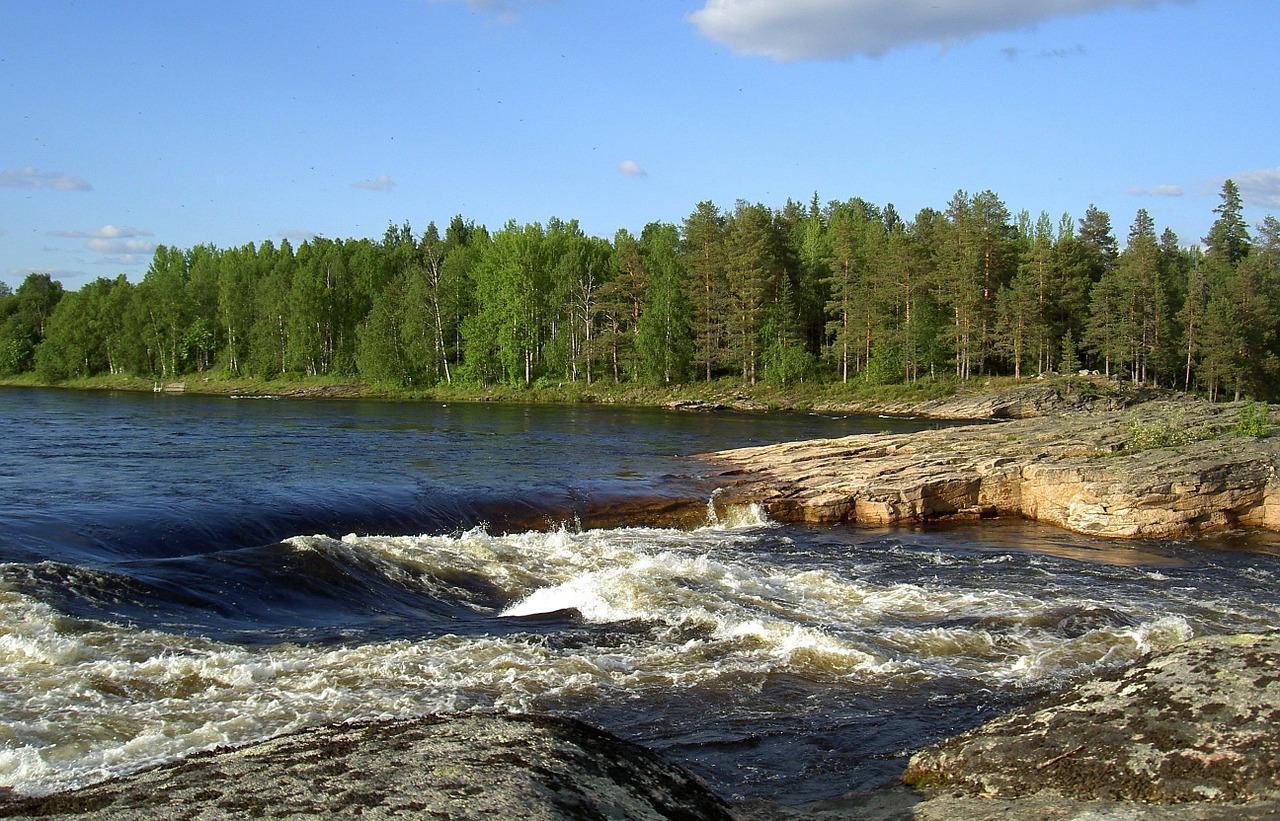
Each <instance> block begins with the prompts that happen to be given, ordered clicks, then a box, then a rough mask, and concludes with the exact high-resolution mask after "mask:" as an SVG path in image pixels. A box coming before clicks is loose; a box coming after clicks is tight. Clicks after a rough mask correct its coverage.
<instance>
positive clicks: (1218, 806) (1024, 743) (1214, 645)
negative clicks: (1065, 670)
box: [904, 634, 1280, 821]
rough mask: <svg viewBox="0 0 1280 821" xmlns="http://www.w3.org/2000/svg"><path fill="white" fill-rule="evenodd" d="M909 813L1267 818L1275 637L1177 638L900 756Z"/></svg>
mask: <svg viewBox="0 0 1280 821" xmlns="http://www.w3.org/2000/svg"><path fill="white" fill-rule="evenodd" d="M904 781H905V782H906V783H907V784H908V785H911V786H913V787H915V788H916V789H920V790H925V791H926V792H927V793H930V794H932V796H933V797H932V798H931V799H930V800H927V801H925V802H923V803H921V804H919V805H917V806H916V807H915V808H914V812H913V814H912V815H910V816H907V817H912V818H915V819H921V820H922V821H923V819H942V818H955V819H959V818H1084V817H1092V818H1117V819H1119V818H1126V819H1128V818H1151V819H1157V818H1187V819H1219V818H1221V819H1227V818H1276V817H1280V634H1267V635H1238V636H1218V637H1211V638H1205V639H1199V640H1195V641H1192V642H1188V643H1187V644H1184V645H1182V646H1180V647H1177V648H1175V649H1173V650H1171V651H1168V652H1167V653H1163V654H1159V655H1157V656H1154V657H1152V658H1150V659H1148V660H1147V661H1146V662H1145V663H1141V664H1138V665H1136V666H1134V667H1131V668H1129V669H1127V670H1124V671H1121V672H1118V673H1115V674H1112V675H1110V676H1105V677H1102V678H1100V679H1096V680H1093V681H1089V682H1086V683H1084V684H1081V685H1079V686H1078V687H1076V688H1075V689H1073V690H1070V691H1068V692H1066V693H1063V694H1060V695H1057V696H1050V697H1048V698H1047V699H1045V700H1044V701H1041V702H1038V703H1036V704H1033V705H1030V706H1028V707H1026V708H1023V709H1020V710H1016V711H1014V712H1012V713H1009V714H1007V715H1005V716H1002V717H1000V718H997V719H995V720H994V721H991V722H989V723H987V724H985V725H983V726H981V727H978V728H976V729H974V730H970V731H969V732H966V733H963V734H961V735H959V736H956V737H954V738H951V739H948V740H946V741H943V742H941V743H939V744H937V745H935V746H933V747H930V748H928V749H926V750H924V751H922V752H920V753H917V754H916V755H915V756H913V757H912V759H911V761H910V763H909V764H908V766H907V771H906V774H905V775H904Z"/></svg>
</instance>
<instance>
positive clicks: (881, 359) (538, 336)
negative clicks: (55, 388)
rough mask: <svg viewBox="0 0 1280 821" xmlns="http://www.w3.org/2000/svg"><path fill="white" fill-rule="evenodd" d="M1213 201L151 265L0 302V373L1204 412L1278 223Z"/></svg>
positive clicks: (1254, 344)
mask: <svg viewBox="0 0 1280 821" xmlns="http://www.w3.org/2000/svg"><path fill="white" fill-rule="evenodd" d="M1242 212H1243V207H1242V202H1241V198H1240V192H1239V189H1238V188H1237V186H1236V185H1235V184H1234V183H1233V182H1232V181H1230V180H1228V181H1227V182H1226V183H1224V185H1223V187H1222V191H1221V202H1220V204H1219V205H1218V207H1217V208H1215V209H1214V213H1215V214H1216V219H1215V220H1214V222H1213V224H1212V227H1211V229H1210V231H1209V234H1208V235H1207V236H1205V237H1203V238H1202V242H1203V245H1199V244H1185V245H1184V244H1183V243H1182V242H1181V241H1180V240H1179V238H1178V237H1177V236H1176V235H1174V234H1173V232H1171V231H1169V230H1168V229H1165V230H1164V231H1163V232H1162V233H1157V229H1156V226H1155V224H1154V222H1153V221H1152V219H1151V217H1150V216H1149V214H1148V213H1147V212H1146V211H1145V210H1141V209H1140V210H1138V211H1137V213H1136V215H1135V216H1134V218H1133V222H1132V224H1131V225H1130V227H1129V229H1128V232H1127V235H1126V236H1125V240H1124V244H1123V247H1121V244H1120V242H1119V241H1118V240H1117V238H1116V234H1115V231H1114V230H1113V228H1112V225H1111V218H1110V216H1109V215H1108V214H1106V213H1105V212H1102V211H1099V210H1098V209H1096V208H1094V207H1092V206H1090V207H1089V209H1088V210H1087V211H1086V212H1085V213H1084V215H1083V216H1082V217H1080V218H1079V219H1075V218H1073V217H1072V216H1071V215H1070V214H1064V215H1063V216H1062V217H1060V218H1059V219H1057V220H1055V219H1054V218H1052V217H1051V216H1050V215H1049V214H1047V213H1044V212H1042V213H1041V214H1040V215H1039V217H1038V218H1035V219H1033V218H1032V217H1031V215H1030V213H1029V212H1026V211H1023V212H1021V213H1019V214H1016V215H1015V214H1011V213H1010V211H1009V209H1008V208H1007V207H1006V206H1005V204H1004V203H1003V202H1002V201H1001V200H1000V198H999V197H998V196H997V195H996V194H995V193H993V192H991V191H983V192H981V193H978V194H973V195H970V194H968V193H966V192H964V191H958V192H956V194H955V195H954V196H953V197H952V198H951V200H950V202H948V203H947V205H946V208H945V210H942V211H939V210H936V209H933V208H925V209H922V210H921V211H920V212H919V213H918V214H916V215H915V217H914V218H913V219H910V220H905V219H903V218H902V217H901V216H900V215H899V214H898V213H897V211H896V210H895V209H894V207H893V205H892V204H890V205H885V206H884V207H878V206H876V205H873V204H871V203H868V202H866V201H863V200H861V199H858V198H853V199H849V200H847V201H832V202H829V203H827V204H825V205H823V204H821V203H820V202H819V199H818V196H817V195H816V194H815V195H814V196H813V198H812V200H811V201H810V202H809V203H807V204H806V203H803V202H797V201H788V202H787V203H786V205H785V206H784V207H783V208H781V209H772V208H769V207H766V206H764V205H761V204H752V203H749V202H746V201H739V202H737V203H736V204H735V205H734V207H733V208H732V209H731V210H726V209H722V208H721V207H718V206H717V205H715V204H714V203H712V202H702V203H699V204H698V205H697V206H696V207H695V208H694V210H693V211H692V213H690V214H689V215H688V216H687V217H686V218H685V219H684V220H683V222H682V223H681V224H680V225H675V224H670V223H662V222H654V223H651V224H649V225H647V226H646V227H645V228H644V229H643V231H641V232H640V235H639V236H635V235H633V234H632V233H630V232H629V231H627V230H625V229H623V230H619V231H618V232H617V233H616V234H615V236H614V237H613V238H612V240H609V239H604V238H598V237H592V236H587V235H586V234H585V233H584V232H583V231H582V230H581V229H580V227H579V226H578V223H577V222H576V221H569V222H565V221H562V220H559V219H554V218H553V219H550V220H549V221H548V222H547V223H546V224H545V225H544V224H540V223H530V224H523V225H522V224H518V223H516V222H515V221H512V222H508V223H507V224H506V225H504V226H503V227H502V228H500V229H498V230H493V231H491V230H489V229H488V228H485V227H484V226H479V225H476V224H475V223H474V222H472V221H469V220H466V219H464V218H463V217H462V216H457V217H454V218H453V220H452V221H451V222H450V223H449V225H448V226H447V227H446V228H445V230H444V233H443V236H442V235H441V232H440V230H439V229H438V228H437V226H436V225H435V224H434V223H432V224H429V225H428V226H427V227H426V229H425V230H424V231H422V233H421V234H415V233H414V231H413V230H412V229H411V227H410V226H409V224H408V223H405V224H403V225H400V226H396V225H395V224H394V223H393V224H391V225H390V226H389V227H388V229H387V231H386V234H385V236H384V237H382V239H381V240H370V239H350V240H341V239H328V238H324V237H315V238H312V239H309V240H307V241H305V242H302V243H300V244H299V245H298V246H297V247H294V246H292V245H291V244H290V243H289V242H288V241H287V240H283V241H280V242H279V243H278V244H276V243H275V242H272V241H271V240H267V241H264V242H262V243H260V244H253V243H250V244H247V245H244V246H242V247H238V248H216V247H213V246H211V245H198V246H196V247H193V248H190V249H185V250H184V249H180V248H174V247H166V246H163V245H162V246H160V247H158V248H157V249H156V250H155V255H154V257H153V259H152V261H151V264H150V266H149V268H148V269H147V271H146V274H145V275H144V276H143V277H142V279H141V281H139V282H137V283H133V282H130V281H129V280H128V279H127V278H126V277H125V276H124V275H123V274H121V275H119V276H117V277H116V278H114V279H109V278H99V279H97V280H95V281H93V282H89V283H87V284H86V285H84V286H83V287H81V288H80V289H79V290H77V291H65V290H64V289H63V287H62V286H61V284H60V283H59V282H57V281H55V280H53V279H52V278H51V277H50V276H49V275H47V274H31V275H29V276H28V277H27V278H26V279H25V280H24V281H23V282H22V284H21V285H20V286H19V287H18V288H17V289H16V290H11V289H9V288H8V287H7V286H4V285H3V283H0V375H13V374H23V373H27V372H34V373H35V374H36V376H37V377H38V378H39V379H40V380H42V381H44V382H47V383H57V382H59V381H62V380H66V379H70V378H76V377H86V376H94V375H99V374H132V375H137V376H144V377H148V378H152V379H155V380H162V381H169V380H174V379H182V378H185V377H187V376H188V375H194V374H202V373H210V372H218V373H223V374H231V375H236V376H246V377H254V378H260V379H282V378H283V379H290V378H304V377H315V376H334V377H349V378H352V379H358V380H363V381H366V382H368V383H372V384H387V385H395V386H404V387H416V388H427V387H430V386H433V385H439V384H442V383H450V384H475V385H494V384H499V383H503V384H507V385H515V386H538V385H547V384H563V383H567V382H581V383H584V384H593V383H598V382H601V381H610V382H616V383H624V382H634V383H646V384H652V385H659V386H662V385H682V384H689V383H693V382H700V381H710V380H730V381H740V382H741V383H742V384H743V385H754V384H757V383H758V382H765V383H768V384H771V385H775V386H779V387H784V388H785V387H788V386H794V385H799V384H800V383H839V384H846V385H888V384H895V383H903V382H913V381H916V380H922V379H929V378H937V377H940V376H947V377H949V378H956V379H959V380H962V381H963V380H968V379H972V378H975V377H979V376H989V375H1010V376H1016V377H1025V376H1034V375H1037V374H1041V373H1048V372H1058V373H1068V374H1071V373H1075V372H1077V371H1078V370H1081V369H1091V370H1096V371H1099V372H1100V373H1104V374H1107V375H1109V376H1112V377H1115V378H1119V379H1124V380H1131V381H1133V382H1137V383H1143V384H1148V385H1153V386H1162V387H1170V388H1178V389H1184V390H1191V391H1197V392H1200V393H1202V394H1204V395H1206V396H1208V397H1209V398H1211V399H1218V398H1241V397H1250V398H1257V399H1261V400H1270V399H1275V398H1276V397H1277V393H1278V390H1277V388H1278V387H1280V379H1277V377H1278V376H1280V334H1277V330H1280V221H1277V220H1276V218H1275V217H1272V216H1268V217H1266V218H1265V219H1264V220H1263V221H1262V222H1261V223H1260V224H1259V225H1257V226H1256V229H1255V230H1256V233H1251V232H1250V230H1249V226H1248V225H1247V224H1246V223H1245V221H1244V219H1243V216H1242Z"/></svg>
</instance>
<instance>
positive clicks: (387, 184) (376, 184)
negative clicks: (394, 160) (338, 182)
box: [351, 174, 396, 191]
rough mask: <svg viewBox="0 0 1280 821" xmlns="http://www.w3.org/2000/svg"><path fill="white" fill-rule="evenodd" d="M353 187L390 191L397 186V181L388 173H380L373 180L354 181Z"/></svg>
mask: <svg viewBox="0 0 1280 821" xmlns="http://www.w3.org/2000/svg"><path fill="white" fill-rule="evenodd" d="M351 187H352V188H359V189H360V190H361V191H390V190H391V189H392V188H395V187H396V183H395V181H394V180H393V179H391V177H389V176H387V175H386V174H379V175H378V176H376V177H374V178H373V179H371V180H362V181H360V182H353V183H351Z"/></svg>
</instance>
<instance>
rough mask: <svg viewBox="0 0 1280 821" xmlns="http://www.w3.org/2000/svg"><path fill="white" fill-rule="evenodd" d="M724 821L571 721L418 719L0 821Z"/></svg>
mask: <svg viewBox="0 0 1280 821" xmlns="http://www.w3.org/2000/svg"><path fill="white" fill-rule="evenodd" d="M36 816H38V817H42V818H67V819H70V818H76V819H85V820H86V821H87V820H88V819H103V820H104V821H105V819H155V818H183V819H200V821H214V820H215V819H242V818H291V819H300V818H356V817H358V818H366V819H382V818H415V819H417V818H449V819H495V818H501V819H517V818H518V819H539V820H540V821H569V820H570V819H573V820H574V821H576V820H577V819H589V818H600V819H605V818H608V819H655V820H656V819H685V820H686V821H720V820H721V819H723V821H729V820H730V818H731V816H730V814H729V809H728V805H727V804H726V803H725V802H724V801H723V800H722V799H721V798H719V797H718V796H716V795H715V794H714V793H712V792H711V791H710V789H708V788H707V787H706V786H704V785H703V784H702V782H701V781H699V780H698V779H697V778H696V777H694V776H693V775H691V774H690V773H688V772H686V771H685V770H683V769H681V768H679V767H677V766H675V765H674V764H671V763H670V762H668V761H666V760H665V759H663V758H662V757H661V756H659V755H657V754H656V753H653V752H650V751H649V750H646V749H644V748H642V747H639V746H637V745H635V744H631V743H628V742H625V741H622V740H620V739H618V738H616V737H614V736H612V735H610V734H608V733H606V732H604V731H602V730H598V729H595V728H593V727H590V726H588V725H586V724H583V723H582V722H579V721H573V720H569V719H562V718H551V717H547V716H510V717H504V716H472V715H464V716H452V717H450V716H432V717H427V718H418V719H410V720H398V721H386V722H374V723H367V724H341V725H335V726H328V727H319V728H315V729H309V730H303V731H301V732H297V733H293V734H290V735H284V736H279V737H276V738H273V739H270V740H268V741H265V742H262V743H260V744H254V745H250V746H247V747H242V748H238V749H230V750H217V751H214V752H211V753H204V754H199V755H195V756H192V757H190V758H188V759H185V760H182V761H178V762H175V763H173V764H169V765H166V766H162V767H158V768H156V769H152V770H147V771H145V772H141V773H137V774H135V775H131V776H127V777H123V778H118V779H114V780H112V781H107V782H103V783H101V784H96V785H93V786H90V787H86V788H84V789H80V790H76V791H73V792H68V793H62V794H58V795H53V796H48V797H45V798H39V799H27V800H22V801H16V802H13V803H10V804H8V805H0V817H36Z"/></svg>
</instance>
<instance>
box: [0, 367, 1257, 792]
mask: <svg viewBox="0 0 1280 821" xmlns="http://www.w3.org/2000/svg"><path fill="white" fill-rule="evenodd" d="M921 424H925V423H916V422H910V421H898V420H885V419H875V418H871V419H869V418H847V419H828V418H823V417H816V416H808V415H803V414H768V415H748V414H729V413H718V414H711V415H700V414H679V413H667V412H661V411H656V410H640V409H622V408H603V407H589V406H588V407H541V406H503V405H478V404H477V405H470V404H468V405H450V406H441V405H431V404H394V403H374V402H307V401H290V400H281V401H248V400H232V399H219V398H201V397H187V396H184V397H173V396H154V397H153V396H148V395H113V394H77V393H72V392H56V391H38V390H17V389H11V390H0V785H11V786H13V787H14V788H15V789H17V790H19V791H21V792H26V793H33V794H38V793H45V792H49V791H52V790H56V789H61V788H66V787H69V786H75V785H80V784H84V783H88V782H91V781H94V780H97V779H100V778H103V777H106V776H109V775H113V774H118V773H124V772H129V771H132V770H136V769H138V768H140V767H143V766H147V765H149V764H153V763H156V762H161V761H166V760H170V759H173V758H176V757H179V756H181V755H184V754H187V753H190V752H193V751H196V750H201V749H207V748H210V747H214V746H218V745H223V744H229V743H230V744H236V743H244V742H248V741H252V740H256V739H262V738H265V737H268V736H270V735H273V734H276V733H280V732H284V731H287V730H292V729H296V728H300V727H304V726H308V725H314V724H318V723H322V722H331V721H340V720H346V719H359V718H377V717H390V716H410V715H418V714H423V713H430V712H438V711H464V710H493V709H498V710H521V711H524V710H536V711H549V712H558V713H565V714H572V715H576V716H580V717H583V718H585V719H586V720H588V721H591V722H594V723H596V724H599V725H602V726H604V727H606V728H608V729H610V730H612V731H613V732H615V733H618V734H619V735H621V736H623V737H626V738H630V739H633V740H636V741H639V742H641V743H644V744H646V745H649V746H651V747H654V748H656V749H658V750H661V751H663V752H664V753H665V754H667V755H668V756H670V757H671V758H673V759H675V760H677V761H680V762H682V763H684V764H686V765H687V766H689V767H690V768H692V769H693V770H695V771H697V772H698V773H700V774H701V775H703V776H704V777H705V778H706V779H707V780H708V781H709V782H710V783H711V784H712V785H713V786H714V787H716V788H717V789H719V790H720V791H721V792H723V793H724V794H726V795H731V796H767V797H773V798H777V799H780V800H783V801H792V802H798V801H803V800H811V799H816V798H823V797H831V796H835V795H839V794H842V793H845V792H848V791H851V790H854V789H858V788H864V787H869V786H875V785H878V784H881V783H884V782H886V781H887V780H890V779H892V778H894V777H895V776H896V775H897V774H898V773H900V772H901V769H902V766H903V763H904V761H905V757H906V756H907V755H909V754H910V753H911V752H912V751H913V750H915V749H918V748H919V747H921V746H923V745H924V744H927V743H928V742H930V741H932V740H935V739H937V738H939V737H942V736H945V735H949V734H952V733H954V732H957V731H959V730H962V729H965V728H967V727H970V726H973V725H975V724H977V723H979V722H981V721H983V720H985V719H986V718H989V717H991V716H992V715H995V714H997V713H998V712H1000V711H1002V710H1005V709H1008V708H1009V707H1011V706H1013V705H1015V704H1018V703H1022V702H1024V701H1026V700H1027V699H1029V698H1032V697H1034V696H1036V695H1038V694H1042V693H1044V692H1046V691H1048V690H1051V689H1054V688H1057V687H1061V686H1064V685H1065V684H1069V683H1071V682H1073V681H1077V680H1079V679H1081V678H1083V677H1086V676H1088V675H1091V674H1093V673H1095V672H1096V671H1098V670H1100V669H1105V668H1108V667H1113V666H1116V665H1120V664H1123V663H1125V662H1126V661H1128V660H1131V659H1133V658H1134V657H1136V656H1137V655H1139V654H1141V653H1144V652H1146V651H1149V650H1151V649H1158V648H1162V647H1166V646H1170V645H1172V644H1174V643H1177V642H1179V641H1182V640H1185V639H1186V638H1188V637H1190V636H1193V635H1198V634H1205V633H1213V632H1224V631H1240V630H1255V629H1265V628H1269V627H1271V626H1272V625H1273V624H1274V623H1275V621H1276V616H1277V613H1278V612H1280V583H1278V582H1280V561H1278V560H1277V558H1276V555H1277V547H1278V546H1277V543H1276V542H1275V540H1274V539H1272V538H1271V537H1270V536H1264V535H1259V534H1236V535H1234V536H1232V537H1230V538H1222V539H1217V540H1212V541H1208V540H1202V541H1197V542H1159V543H1157V542H1140V543H1124V544H1120V545H1117V544H1115V543H1109V542H1103V541H1099V540H1095V539H1089V538H1085V537H1079V536H1073V535H1069V534H1065V533H1062V532H1060V531H1057V530H1053V529H1050V528H1044V527H1040V526H1035V525H1030V524H1026V523H1019V522H987V523H983V524H982V525H980V526H975V527H952V528H930V529H898V530H869V529H845V528H824V529H811V528H801V527H790V526H785V527H784V526H779V525H776V524H773V523H770V522H768V521H767V520H765V519H763V518H762V517H761V516H760V515H759V513H758V512H756V511H751V510H744V511H741V512H740V515H738V516H737V517H736V519H735V520H733V521H714V522H706V523H705V524H704V525H702V526H700V527H686V528H682V529H675V528H665V527H655V526H640V525H639V524H635V525H632V526H621V527H612V528H608V529H604V528H592V527H590V526H589V523H590V521H591V513H592V511H596V512H599V511H602V510H607V509H609V508H610V507H611V506H621V505H622V503H623V502H624V501H626V500H629V499H646V500H651V501H652V500H658V501H662V500H664V499H680V498H695V499H696V498H705V497H706V495H707V494H709V493H710V491H711V487H712V486H711V485H710V484H709V483H708V482H707V481H706V479H705V478H704V476H703V475H702V474H704V473H707V472H709V469H708V467H707V466H705V465H704V464H702V463H701V462H699V461H697V460H695V459H691V458H689V457H690V455H691V454H697V453H700V452H706V451H710V450H714V449H719V448H725V447H732V446H738V445H747V444H756V443H761V442H768V441H780V440H786V439H797V438H808V437H816V436H834V435H844V434H847V433H854V432H871V433H874V432H878V431H882V430H889V429H893V430H901V429H909V426H911V425H921ZM628 509H629V508H628ZM584 522H585V523H587V525H588V526H585V527H584V526H582V523H584Z"/></svg>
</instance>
